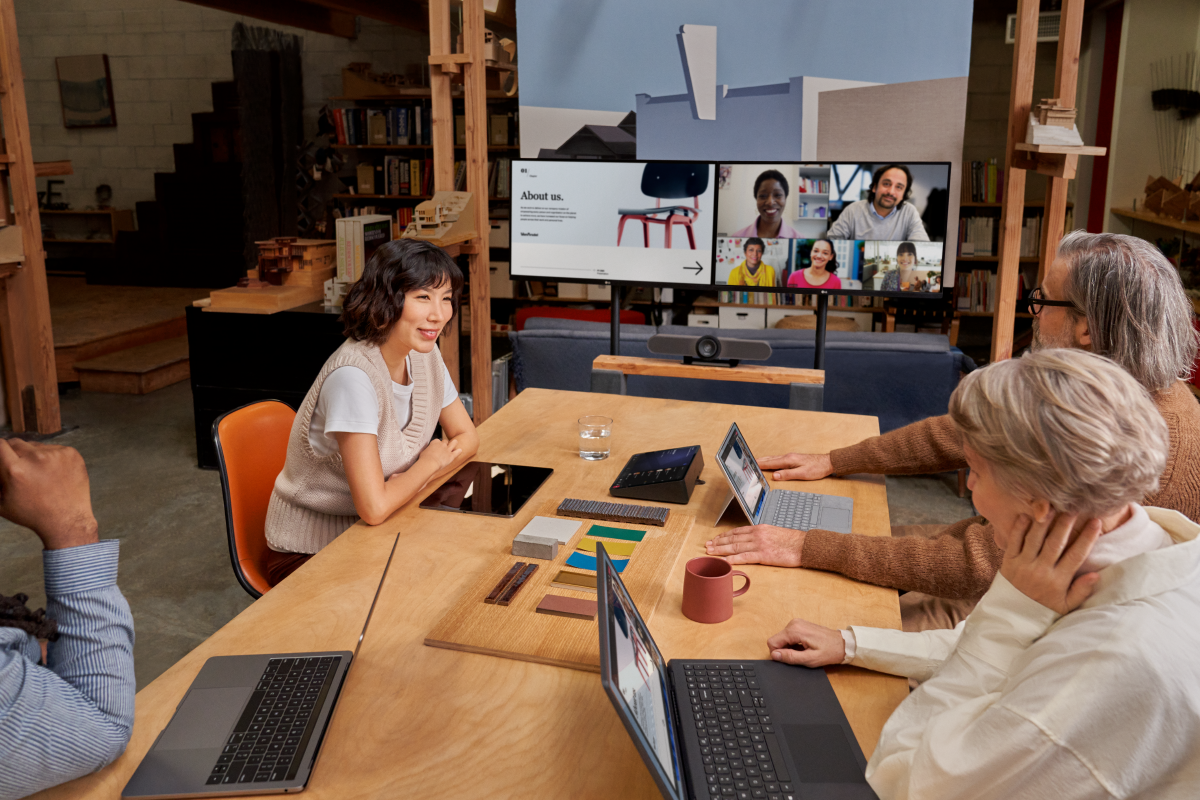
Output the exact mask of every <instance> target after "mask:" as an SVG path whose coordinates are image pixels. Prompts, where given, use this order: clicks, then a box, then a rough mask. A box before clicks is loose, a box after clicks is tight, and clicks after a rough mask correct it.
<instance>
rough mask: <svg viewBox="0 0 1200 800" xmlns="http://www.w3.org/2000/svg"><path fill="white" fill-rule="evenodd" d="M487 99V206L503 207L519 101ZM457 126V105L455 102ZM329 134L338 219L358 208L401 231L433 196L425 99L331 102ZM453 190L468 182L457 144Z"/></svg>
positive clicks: (516, 148)
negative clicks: (335, 162)
mask: <svg viewBox="0 0 1200 800" xmlns="http://www.w3.org/2000/svg"><path fill="white" fill-rule="evenodd" d="M494 94H496V93H493V92H488V95H489V96H488V98H487V103H488V111H489V114H488V148H487V149H488V154H489V158H488V192H487V195H488V197H487V199H488V202H489V204H492V205H501V204H503V203H504V202H506V201H507V200H508V197H509V193H510V189H509V187H510V185H511V181H510V174H511V163H512V159H513V157H515V156H517V155H518V154H519V152H520V142H519V140H518V139H517V130H518V127H517V105H516V100H517V98H516V97H515V96H514V97H509V96H506V95H503V94H502V93H500V94H501V96H499V97H497V96H493V95H494ZM454 103H455V107H456V116H457V117H458V118H462V115H461V113H459V112H461V101H460V100H459V99H457V98H455V99H454ZM327 113H328V115H329V118H330V122H331V123H332V127H333V129H334V134H333V135H332V136H331V137H330V138H331V139H333V140H334V141H333V142H331V146H332V147H333V149H334V150H336V151H337V152H338V153H339V154H340V155H341V158H342V166H341V169H340V171H339V172H338V177H339V179H340V180H341V181H342V183H343V184H344V185H345V191H343V192H337V193H335V194H333V195H332V196H331V198H330V199H331V201H332V202H333V203H334V205H335V207H336V208H337V209H338V211H339V212H340V214H341V215H342V216H355V215H358V214H361V213H363V211H364V209H363V208H362V207H363V206H374V207H375V208H374V209H372V210H373V211H375V212H379V213H383V212H384V209H388V208H390V209H392V210H391V212H390V213H392V214H394V215H395V217H396V223H397V225H398V226H399V227H400V228H403V226H404V225H406V224H407V223H408V222H409V221H411V219H412V213H413V208H414V207H415V205H416V204H417V203H419V202H420V201H422V200H427V199H429V198H430V197H431V196H432V195H433V144H432V131H431V128H430V121H431V119H432V108H431V100H430V92H428V91H427V90H426V91H424V92H421V91H419V90H417V91H414V92H413V93H411V94H406V95H402V96H396V97H354V96H343V97H333V98H330V107H329V108H328V111H327ZM454 149H455V157H456V160H455V162H454V176H455V177H454V190H455V191H462V190H463V189H464V187H465V183H466V181H465V177H466V160H465V155H466V145H465V140H462V139H460V140H458V141H456V143H455V148H454Z"/></svg>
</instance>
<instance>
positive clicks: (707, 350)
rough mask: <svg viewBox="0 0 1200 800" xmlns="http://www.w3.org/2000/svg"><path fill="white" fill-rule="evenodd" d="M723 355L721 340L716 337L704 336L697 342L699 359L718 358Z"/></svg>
mask: <svg viewBox="0 0 1200 800" xmlns="http://www.w3.org/2000/svg"><path fill="white" fill-rule="evenodd" d="M720 354H721V340H720V339H718V338H717V337H715V336H709V335H707V334H706V335H704V336H701V337H700V338H699V339H697V340H696V357H697V358H716V357H717V356H718V355H720Z"/></svg>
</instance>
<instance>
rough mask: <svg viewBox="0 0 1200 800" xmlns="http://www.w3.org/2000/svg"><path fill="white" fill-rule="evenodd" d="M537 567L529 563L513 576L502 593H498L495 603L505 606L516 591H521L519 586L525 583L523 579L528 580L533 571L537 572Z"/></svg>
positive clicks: (515, 594)
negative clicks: (518, 573) (498, 596)
mask: <svg viewBox="0 0 1200 800" xmlns="http://www.w3.org/2000/svg"><path fill="white" fill-rule="evenodd" d="M537 568H538V565H537V564H530V565H529V566H527V567H525V569H524V570H523V571H522V572H521V574H520V575H518V576H517V577H515V578H513V582H512V583H510V584H509V585H508V588H507V589H505V590H504V594H502V595H500V599H499V600H497V601H496V605H498V606H506V605H508V604H509V603H511V602H512V600H513V598H514V597H516V596H517V592H519V591H521V587H522V586H524V585H525V581H527V580H529V578H530V577H531V576H532V575H533V573H535V572H537Z"/></svg>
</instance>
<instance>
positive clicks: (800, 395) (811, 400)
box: [592, 370, 825, 411]
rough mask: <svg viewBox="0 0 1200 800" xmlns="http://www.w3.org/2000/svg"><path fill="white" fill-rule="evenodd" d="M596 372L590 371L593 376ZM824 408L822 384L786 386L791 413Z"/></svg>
mask: <svg viewBox="0 0 1200 800" xmlns="http://www.w3.org/2000/svg"><path fill="white" fill-rule="evenodd" d="M595 374H596V370H592V375H593V376H595ZM595 385H596V379H595V377H593V378H592V386H593V388H592V391H596V390H595V388H594V387H595ZM824 406H825V384H823V383H792V384H788V408H790V409H792V410H793V411H821V410H823V408H824Z"/></svg>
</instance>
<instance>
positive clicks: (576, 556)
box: [567, 550, 629, 572]
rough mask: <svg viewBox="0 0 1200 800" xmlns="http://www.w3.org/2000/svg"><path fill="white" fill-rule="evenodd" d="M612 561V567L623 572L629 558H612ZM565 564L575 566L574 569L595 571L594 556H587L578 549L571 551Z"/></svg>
mask: <svg viewBox="0 0 1200 800" xmlns="http://www.w3.org/2000/svg"><path fill="white" fill-rule="evenodd" d="M612 562H613V569H615V570H616V571H617V572H624V571H625V568H626V567H627V566H629V559H627V558H621V559H616V558H614V559H613V560H612ZM567 566H568V567H575V569H587V570H591V571H592V572H595V571H596V557H595V556H589V555H588V554H587V553H581V552H579V551H578V550H576V551H575V552H574V553H571V557H570V558H568V559H567Z"/></svg>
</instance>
